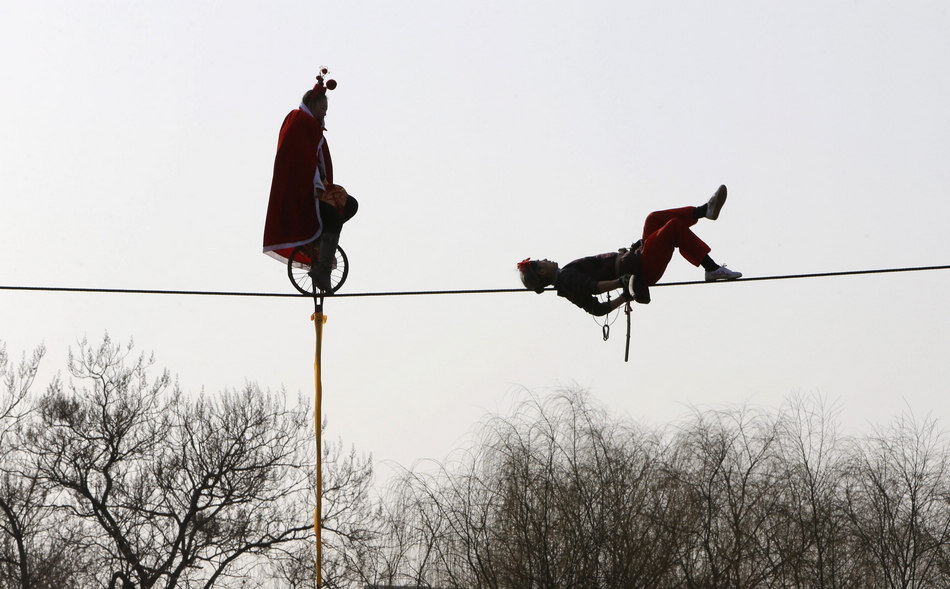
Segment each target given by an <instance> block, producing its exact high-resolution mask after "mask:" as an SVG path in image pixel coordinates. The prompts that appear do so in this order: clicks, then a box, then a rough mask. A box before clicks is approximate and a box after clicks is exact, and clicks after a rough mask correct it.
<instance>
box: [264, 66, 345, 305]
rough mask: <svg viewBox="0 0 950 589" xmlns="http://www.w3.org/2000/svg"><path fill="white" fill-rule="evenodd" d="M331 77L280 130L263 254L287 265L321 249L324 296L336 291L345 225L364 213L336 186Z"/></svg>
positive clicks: (318, 277)
mask: <svg viewBox="0 0 950 589" xmlns="http://www.w3.org/2000/svg"><path fill="white" fill-rule="evenodd" d="M326 74H327V70H326V68H322V69H321V70H320V75H318V76H317V83H316V84H315V85H314V86H313V88H312V89H310V90H308V91H307V92H306V93H304V95H303V98H302V100H301V104H300V106H299V107H298V108H297V109H296V110H293V111H291V112H290V114H288V115H287V116H286V117H285V118H284V122H283V124H282V125H281V128H280V135H279V137H278V140H277V155H276V157H275V158H274V176H273V180H272V181H271V190H270V199H269V201H268V203H267V219H266V221H265V223H264V253H266V254H268V255H270V256H273V257H275V258H277V259H278V260H281V261H283V262H284V263H286V262H287V258H288V257H289V256H290V255H291V252H292V251H293V249H294V248H295V247H296V246H298V245H304V244H308V243H311V242H314V243H318V245H319V259H318V260H314V261H313V262H315V264H314V270H315V272H314V277H313V278H314V282H315V284H316V285H317V287H319V288H320V290H323V291H329V290H330V288H331V285H330V271H331V264H332V262H333V259H334V255H335V251H336V247H337V244H338V243H339V240H340V232H341V230H342V229H343V223H345V222H346V221H348V220H349V219H350V218H352V217H353V215H355V214H356V211H357V209H358V208H359V203H358V202H357V201H356V199H355V198H353V197H352V196H350V195H348V194H347V193H346V190H344V189H343V187H342V186H339V185H337V184H334V183H333V162H332V161H331V159H330V148H329V147H328V146H327V141H326V138H325V137H324V132H325V131H326V127H325V126H324V118H325V117H326V114H327V91H328V90H333V89H334V88H336V85H337V84H336V80H326V82H325V83H324V76H326ZM317 240H319V242H317Z"/></svg>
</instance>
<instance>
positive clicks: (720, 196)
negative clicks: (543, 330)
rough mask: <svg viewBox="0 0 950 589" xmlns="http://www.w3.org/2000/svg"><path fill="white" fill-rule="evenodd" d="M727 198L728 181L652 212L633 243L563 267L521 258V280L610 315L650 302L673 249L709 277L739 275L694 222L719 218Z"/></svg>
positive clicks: (595, 312)
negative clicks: (692, 202) (699, 201)
mask: <svg viewBox="0 0 950 589" xmlns="http://www.w3.org/2000/svg"><path fill="white" fill-rule="evenodd" d="M725 202H726V187H725V186H720V187H719V189H718V190H716V192H715V193H714V194H713V195H712V196H711V197H710V198H709V201H707V202H706V204H704V205H701V206H698V207H682V208H678V209H669V210H665V211H657V212H654V213H650V215H649V216H647V218H646V222H645V223H644V224H643V237H642V238H641V239H639V240H638V241H637V242H636V243H634V244H633V245H631V246H630V249H624V250H620V251H619V252H610V253H606V254H600V255H596V256H589V257H586V258H580V259H578V260H574V261H573V262H571V263H570V264H567V265H566V266H564V267H563V268H559V267H558V263H557V262H552V261H551V260H532V259H531V258H526V259H525V260H522V261H521V262H519V263H518V271H519V272H520V273H521V282H522V284H524V286H525V288H527V289H528V290H533V291H535V292H537V293H538V294H540V293H542V292H544V289H545V288H546V287H548V286H554V288H555V289H556V290H557V294H558V296H561V297H564V298H566V299H568V300H569V301H571V302H572V303H574V304H575V305H577V306H578V307H580V308H582V309H584V310H585V311H587V312H588V313H590V314H591V315H598V316H599V315H606V314H607V313H609V312H611V311H613V310H614V309H616V308H617V307H619V306H620V305H622V304H623V303H625V302H627V301H636V302H638V303H641V304H647V303H649V302H650V289H649V287H650V286H652V285H654V284H656V283H657V282H659V280H660V278H662V277H663V273H664V272H665V271H666V266H667V264H669V263H670V259H672V257H673V250H675V249H677V248H679V250H680V254H682V256H683V257H684V258H686V260H687V261H688V262H689V263H691V264H692V265H694V266H702V267H703V268H704V269H705V270H706V281H707V282H713V281H719V280H735V279H737V278H739V277H741V276H742V273H741V272H734V271H732V270H729V269H728V268H726V267H725V266H720V265H719V264H717V263H716V262H714V261H713V259H712V258H711V257H709V252H710V248H709V246H708V245H706V244H705V243H703V241H702V240H701V239H699V237H697V236H696V234H695V233H693V232H692V230H690V227H692V226H693V225H695V224H696V221H697V220H699V219H701V218H706V219H712V220H715V219H718V218H719V212H720V211H721V210H722V206H723V205H724V204H725ZM616 289H620V290H621V296H620V297H618V298H616V299H614V300H612V301H609V302H606V303H605V302H601V301H600V300H598V299H597V297H596V296H595V295H598V294H601V293H605V292H608V291H611V290H616Z"/></svg>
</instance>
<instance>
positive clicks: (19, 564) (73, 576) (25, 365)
mask: <svg viewBox="0 0 950 589" xmlns="http://www.w3.org/2000/svg"><path fill="white" fill-rule="evenodd" d="M44 355H45V348H44V347H42V346H40V347H38V348H37V349H36V350H35V351H34V352H33V355H32V356H31V357H30V358H26V357H24V358H23V360H22V361H21V362H20V363H19V365H18V366H17V367H16V368H13V367H12V366H11V365H10V361H9V356H8V355H7V351H6V346H5V345H3V344H2V343H0V382H2V390H0V588H2V589H12V588H14V587H15V588H19V589H30V588H37V589H39V588H46V587H50V588H52V587H65V586H71V585H72V586H74V585H77V584H81V583H82V582H84V579H86V577H85V576H84V575H85V572H86V566H85V563H84V562H83V559H82V556H81V555H78V554H76V552H75V551H74V550H73V547H74V546H79V545H81V539H80V538H79V537H78V536H79V530H78V529H77V527H76V526H74V525H71V524H70V522H68V521H66V520H65V517H64V514H62V513H59V512H57V510H56V509H55V508H54V507H53V506H52V505H51V503H50V492H49V490H48V489H47V488H46V487H44V486H43V485H41V484H40V481H39V480H37V478H36V477H35V476H34V475H35V473H34V472H33V471H32V470H31V469H30V468H29V464H28V458H29V457H28V455H27V454H26V453H25V452H24V451H23V450H22V445H23V444H22V442H23V430H24V427H25V425H26V423H27V421H28V419H29V418H30V411H31V403H30V401H31V399H30V398H29V392H30V388H31V387H32V385H33V382H34V380H35V378H36V373H37V370H38V368H39V365H40V362H41V360H42V359H43V356H44ZM86 580H88V579H86Z"/></svg>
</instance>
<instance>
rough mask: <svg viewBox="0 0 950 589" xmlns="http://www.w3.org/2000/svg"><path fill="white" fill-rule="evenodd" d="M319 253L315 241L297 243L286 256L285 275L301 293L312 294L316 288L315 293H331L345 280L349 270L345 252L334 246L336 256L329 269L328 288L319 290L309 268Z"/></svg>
mask: <svg viewBox="0 0 950 589" xmlns="http://www.w3.org/2000/svg"><path fill="white" fill-rule="evenodd" d="M319 253H320V245H319V243H317V242H312V243H306V244H304V245H298V246H297V247H295V248H294V250H293V252H291V254H290V257H289V258H287V276H288V277H290V282H291V283H292V284H293V285H294V288H296V289H297V290H298V291H300V293H301V294H305V295H312V294H314V290H315V289H316V292H317V293H320V292H323V294H333V293H335V292H336V291H337V290H339V288H340V287H341V286H343V283H344V282H346V276H347V274H349V272H350V265H349V262H348V261H347V258H346V252H344V251H343V248H341V247H340V246H336V256H335V257H334V259H333V262H332V264H331V267H330V268H331V269H330V290H329V291H321V290H320V289H318V288H316V286H315V285H314V283H313V275H312V274H311V271H312V270H311V268H312V266H313V265H314V263H316V261H317V259H318V256H319Z"/></svg>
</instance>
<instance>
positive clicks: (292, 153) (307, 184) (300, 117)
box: [264, 108, 333, 261]
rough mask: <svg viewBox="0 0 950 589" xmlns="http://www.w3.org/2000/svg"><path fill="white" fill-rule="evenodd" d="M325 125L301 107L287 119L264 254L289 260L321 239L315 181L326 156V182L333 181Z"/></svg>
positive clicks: (280, 141)
mask: <svg viewBox="0 0 950 589" xmlns="http://www.w3.org/2000/svg"><path fill="white" fill-rule="evenodd" d="M323 131H324V129H323V125H322V124H321V123H320V121H317V120H316V119H315V118H313V116H311V115H310V113H308V112H306V111H305V110H303V109H300V108H298V109H297V110H294V111H292V112H291V113H290V114H288V115H287V116H286V117H285V118H284V122H283V124H282V125H281V127H280V136H279V138H278V140H277V156H276V157H275V158H274V177H273V180H272V181H271V187H270V200H269V201H268V203H267V219H266V221H265V222H264V253H266V254H269V255H271V256H274V257H275V258H277V259H282V260H283V261H286V259H287V258H288V257H290V253H291V251H292V250H293V248H294V247H296V246H298V245H303V244H305V243H309V242H311V241H313V240H314V239H316V238H318V237H319V236H320V229H321V223H320V210H319V208H318V206H317V200H316V199H315V198H314V178H315V177H318V172H317V169H318V163H319V161H320V158H321V156H322V158H323V163H324V170H325V172H326V178H325V182H326V185H327V186H329V185H330V184H331V183H332V182H333V166H332V164H331V161H330V150H329V148H328V147H327V144H326V141H325V140H324V138H323Z"/></svg>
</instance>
